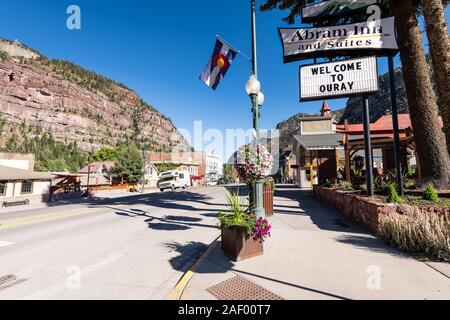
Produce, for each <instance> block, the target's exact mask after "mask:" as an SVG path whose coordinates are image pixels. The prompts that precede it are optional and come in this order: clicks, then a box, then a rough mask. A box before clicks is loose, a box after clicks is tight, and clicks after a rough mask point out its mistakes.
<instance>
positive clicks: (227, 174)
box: [223, 164, 238, 180]
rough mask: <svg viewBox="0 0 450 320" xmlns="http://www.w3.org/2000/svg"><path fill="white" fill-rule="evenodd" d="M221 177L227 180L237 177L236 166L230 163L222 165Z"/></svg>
mask: <svg viewBox="0 0 450 320" xmlns="http://www.w3.org/2000/svg"><path fill="white" fill-rule="evenodd" d="M223 177H224V179H227V180H235V179H237V177H238V174H237V171H236V168H235V167H234V165H232V164H224V165H223Z"/></svg>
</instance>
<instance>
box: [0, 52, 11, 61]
mask: <svg viewBox="0 0 450 320" xmlns="http://www.w3.org/2000/svg"><path fill="white" fill-rule="evenodd" d="M10 58H11V56H10V55H9V53H8V52H5V51H0V61H6V60H9V59H10Z"/></svg>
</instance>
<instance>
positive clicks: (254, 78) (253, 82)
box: [246, 0, 266, 219]
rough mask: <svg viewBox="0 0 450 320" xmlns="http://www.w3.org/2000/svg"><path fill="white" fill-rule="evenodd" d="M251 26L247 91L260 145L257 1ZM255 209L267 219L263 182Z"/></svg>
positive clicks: (257, 188)
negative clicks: (250, 60)
mask: <svg viewBox="0 0 450 320" xmlns="http://www.w3.org/2000/svg"><path fill="white" fill-rule="evenodd" d="M250 5H251V8H250V11H251V25H252V75H251V76H250V79H249V80H248V81H247V85H246V91H247V94H248V95H249V96H250V99H251V101H252V113H253V130H254V132H255V142H256V144H257V145H258V144H259V117H260V107H261V106H262V105H263V103H264V94H262V92H261V84H260V82H259V81H258V63H257V54H256V8H255V0H251V1H250ZM252 195H253V208H252V212H253V213H254V214H255V217H256V219H259V218H261V217H262V218H265V216H266V214H265V212H264V207H263V204H262V203H263V182H262V181H256V182H255V185H254V186H253V192H252Z"/></svg>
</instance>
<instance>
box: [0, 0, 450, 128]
mask: <svg viewBox="0 0 450 320" xmlns="http://www.w3.org/2000/svg"><path fill="white" fill-rule="evenodd" d="M257 2H258V4H262V3H263V0H257ZM71 4H76V5H78V6H80V8H81V18H82V25H81V27H82V28H81V30H68V29H67V27H66V19H67V17H68V15H67V14H66V10H67V7H68V6H69V5H71ZM169 4H170V5H169ZM175 5H176V6H175ZM0 11H1V12H2V19H0V36H1V37H4V38H8V39H18V40H19V41H21V42H23V43H25V44H27V45H29V46H31V47H33V48H35V49H37V50H38V51H40V52H42V53H43V54H45V55H47V56H48V57H49V58H58V59H64V60H69V61H72V62H74V63H77V64H79V65H81V66H83V67H85V68H87V69H90V70H93V71H95V72H97V73H100V74H103V75H105V76H107V77H110V78H112V79H114V80H116V81H118V82H122V83H124V84H126V85H127V86H128V87H130V88H132V89H134V90H135V91H136V92H137V93H139V94H140V95H141V96H142V97H143V99H144V100H145V101H147V102H148V103H150V104H152V105H153V106H154V107H156V108H157V109H158V110H160V111H161V112H162V113H164V114H165V115H166V116H168V117H170V118H171V119H172V120H173V122H174V124H175V125H176V126H177V127H178V128H184V129H188V130H193V126H194V121H196V120H202V121H203V128H204V129H207V128H218V129H220V130H223V131H224V130H225V129H227V128H231V129H233V128H243V129H248V128H250V127H251V125H252V122H251V121H252V118H251V114H250V101H249V98H248V97H247V95H246V93H245V90H244V87H245V82H246V80H247V79H248V76H249V74H250V69H251V67H250V64H249V62H248V61H247V60H245V59H244V58H242V57H240V56H239V57H238V59H237V60H236V61H235V63H234V64H233V66H232V67H231V69H230V71H229V73H228V74H227V77H226V79H225V81H223V82H222V83H221V85H220V86H219V88H218V89H217V91H212V90H211V89H209V88H208V87H206V86H205V85H204V84H203V83H201V82H200V80H198V77H199V75H200V73H201V71H202V70H203V68H204V67H205V65H206V63H207V61H208V59H209V57H210V54H211V52H212V49H213V45H214V41H215V35H216V34H219V35H220V36H222V37H223V38H224V39H226V40H227V41H229V42H230V43H232V44H233V45H234V46H235V47H237V48H238V49H240V50H241V51H243V52H245V53H246V54H247V55H250V54H251V43H250V16H249V1H243V0H228V1H226V2H223V1H212V0H195V1H182V0H174V1H170V2H168V1H163V0H151V1H144V0H127V1H125V0H95V1H93V0H89V1H88V0H72V1H65V0H34V1H19V0H17V1H1V3H0ZM286 14H287V12H280V11H273V12H269V13H261V12H258V50H259V51H258V63H259V78H260V81H261V83H262V88H263V91H264V93H265V95H266V104H265V105H264V108H263V110H262V119H261V125H262V127H263V128H267V129H270V128H274V127H275V126H276V124H277V123H278V122H280V121H282V120H284V119H286V118H288V117H290V116H291V115H294V114H295V113H298V112H317V111H318V110H319V109H320V106H321V103H319V102H312V103H299V102H298V96H299V88H298V86H299V80H298V67H299V65H300V62H297V63H290V64H283V62H282V49H281V43H280V40H279V37H278V33H277V27H281V26H285V25H286V24H285V23H283V22H282V21H281V18H282V17H284V16H285V15H286ZM448 16H449V15H448V12H447V17H448ZM304 63H310V61H305V62H304ZM396 64H397V65H398V64H399V59H398V58H397V59H396ZM379 67H380V68H379V69H380V71H379V72H380V73H382V72H385V71H386V63H385V59H380V61H379ZM345 103H346V100H342V99H341V100H332V101H329V104H330V106H331V108H332V109H340V108H344V107H345Z"/></svg>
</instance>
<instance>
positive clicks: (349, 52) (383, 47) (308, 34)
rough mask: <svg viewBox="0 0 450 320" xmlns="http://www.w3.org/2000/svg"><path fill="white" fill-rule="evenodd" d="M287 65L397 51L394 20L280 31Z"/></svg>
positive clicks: (387, 19) (283, 29)
mask: <svg viewBox="0 0 450 320" xmlns="http://www.w3.org/2000/svg"><path fill="white" fill-rule="evenodd" d="M278 31H279V33H280V37H281V41H282V45H283V58H284V62H285V63H288V62H293V61H299V60H305V59H310V58H325V57H330V56H355V55H358V56H360V55H361V54H373V55H385V54H392V53H396V52H397V51H398V45H397V39H396V37H395V19H394V18H393V17H390V18H386V19H381V20H376V21H371V22H362V23H355V24H347V25H341V26H333V27H320V28H279V29H278Z"/></svg>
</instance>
